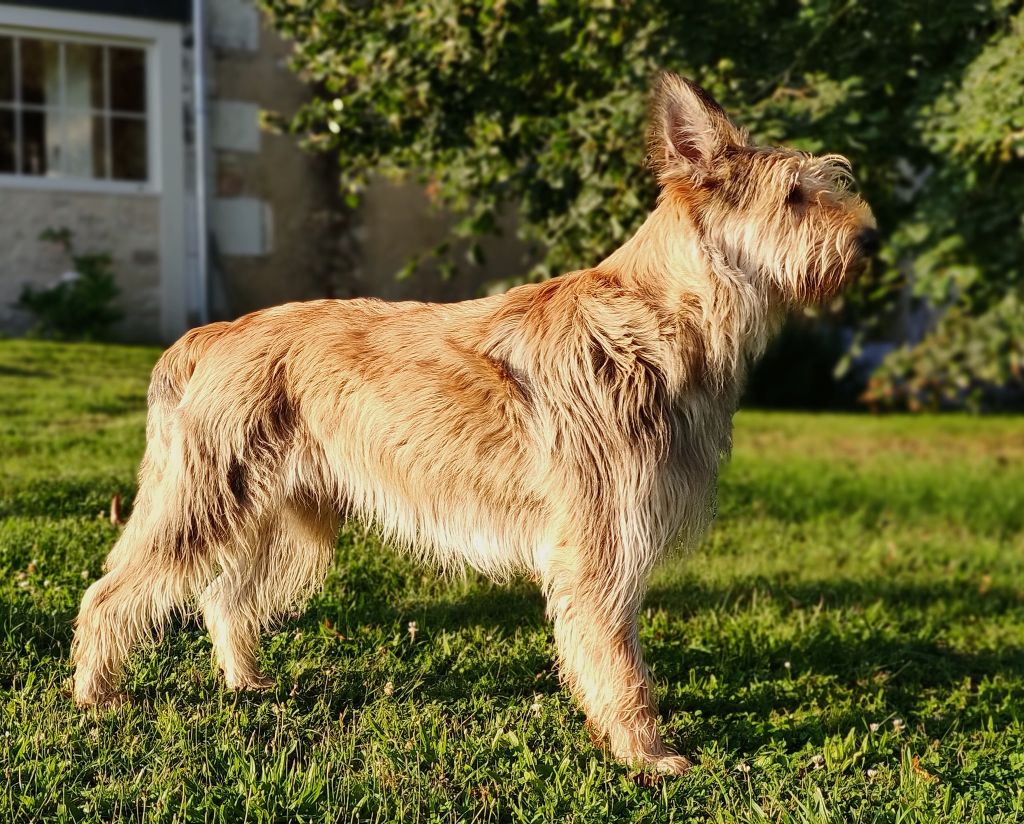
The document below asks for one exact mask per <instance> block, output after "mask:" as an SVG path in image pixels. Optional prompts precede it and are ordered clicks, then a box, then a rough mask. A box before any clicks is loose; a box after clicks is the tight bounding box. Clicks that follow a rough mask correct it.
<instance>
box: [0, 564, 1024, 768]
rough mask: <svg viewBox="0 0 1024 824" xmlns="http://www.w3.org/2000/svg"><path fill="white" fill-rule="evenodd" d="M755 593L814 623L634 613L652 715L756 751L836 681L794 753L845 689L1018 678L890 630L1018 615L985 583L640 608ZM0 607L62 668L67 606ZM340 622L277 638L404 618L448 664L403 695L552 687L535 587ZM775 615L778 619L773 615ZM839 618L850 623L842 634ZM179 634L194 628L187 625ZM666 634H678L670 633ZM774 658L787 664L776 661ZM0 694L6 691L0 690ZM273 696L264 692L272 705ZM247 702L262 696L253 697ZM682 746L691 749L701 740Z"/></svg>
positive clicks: (316, 687) (734, 586)
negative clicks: (915, 611) (697, 682)
mask: <svg viewBox="0 0 1024 824" xmlns="http://www.w3.org/2000/svg"><path fill="white" fill-rule="evenodd" d="M754 593H758V597H759V598H764V597H771V598H773V599H776V600H777V601H778V602H779V605H780V609H781V610H782V611H783V613H785V611H786V610H788V609H792V610H793V611H794V612H795V611H802V612H803V613H804V614H805V615H806V614H807V612H808V611H812V612H816V613H819V614H820V615H823V616H824V618H825V620H824V621H817V622H813V626H810V627H808V628H807V630H806V631H802V632H798V633H792V634H788V635H787V636H786V638H785V639H781V640H779V641H777V642H773V641H771V640H769V641H768V642H767V643H765V644H763V645H760V646H759V645H757V644H755V643H752V642H746V641H743V640H742V638H741V637H739V639H738V640H737V637H736V636H727V635H723V639H722V643H721V645H716V644H715V642H714V639H713V638H711V639H709V638H707V637H706V635H707V633H706V631H705V637H704V638H703V639H701V640H702V644H701V645H699V646H690V645H687V639H686V638H685V637H683V638H672V637H669V638H664V637H653V638H652V637H651V627H650V625H649V624H648V623H647V619H646V618H644V619H642V622H643V624H644V626H643V630H642V632H643V634H644V635H645V637H646V638H647V644H646V646H647V652H646V654H647V660H648V661H649V663H650V664H651V666H652V669H653V670H654V672H655V675H656V678H657V680H658V682H659V683H660V684H662V685H665V686H667V687H668V697H667V699H665V700H663V701H662V706H661V710H662V714H663V715H664V716H666V717H669V718H672V717H673V716H675V717H676V718H677V719H679V718H685V717H689V716H692V715H693V714H694V713H696V712H697V711H699V712H700V715H701V717H702V718H703V719H705V720H704V721H703V722H702V723H703V726H702V727H700V728H699V729H700V730H701V731H700V732H696V733H695V734H696V735H698V736H703V735H704V734H705V733H706V734H707V736H708V737H719V736H721V735H722V734H724V733H727V734H728V736H729V738H730V740H731V741H733V742H734V743H735V744H737V745H739V746H741V747H743V748H750V749H756V748H757V747H758V746H759V745H761V744H763V743H764V742H765V740H766V739H767V738H769V737H774V736H776V735H778V732H777V731H775V732H772V733H769V732H766V731H765V729H766V728H767V727H768V726H771V725H765V724H757V723H754V722H755V720H756V719H757V718H759V717H763V718H765V719H767V718H768V717H769V715H770V714H772V713H773V712H776V713H777V712H780V711H786V710H790V709H796V708H797V707H798V706H799V705H801V704H805V703H806V702H807V701H808V700H811V698H810V697H809V696H808V695H806V694H805V691H804V690H803V689H802V688H801V687H799V686H798V687H796V688H795V689H794V688H793V686H792V684H791V681H790V679H792V678H793V677H794V676H795V675H799V674H812V675H821V676H827V677H828V679H830V680H832V681H834V682H836V683H838V684H840V685H841V686H842V688H843V690H845V693H846V695H847V696H852V702H851V703H850V704H849V708H848V709H845V710H839V711H835V710H833V711H829V712H828V713H826V714H824V715H823V718H822V719H821V720H820V722H816V721H814V720H813V719H812V720H810V721H804V722H797V723H795V724H793V725H792V726H790V727H789V728H788V730H787V731H786V732H785V733H784V737H786V738H787V739H792V741H791V744H793V745H799V744H801V743H802V742H804V741H819V740H820V739H821V738H822V737H823V736H825V735H827V734H830V733H833V732H837V731H840V730H848V729H850V728H860V727H863V728H865V729H866V728H867V725H868V723H870V722H876V721H878V720H880V719H877V718H874V717H869V715H868V714H867V713H865V712H861V711H859V710H858V709H857V698H856V696H857V694H858V693H866V692H870V693H872V694H875V693H877V692H878V691H879V690H881V691H882V693H883V694H884V695H883V697H884V703H885V705H886V706H889V707H892V708H893V709H894V711H895V712H900V713H901V714H903V715H904V717H906V716H908V715H912V713H913V711H914V707H915V706H916V705H919V704H920V701H921V697H922V695H923V694H925V693H931V694H933V695H935V696H938V697H939V698H941V695H942V693H943V692H944V691H951V690H952V689H954V688H956V689H960V688H962V685H963V683H964V682H965V680H968V679H969V680H970V681H972V682H973V683H974V684H977V682H978V681H979V680H980V679H989V680H990V681H992V680H998V679H999V678H1000V677H1005V678H1009V679H1011V680H1013V679H1020V678H1022V677H1024V649H1021V648H1020V647H1018V646H1003V647H996V648H986V649H982V650H979V651H976V652H964V651H960V650H954V649H950V648H948V647H947V646H945V645H944V644H943V643H942V641H941V640H940V639H939V637H938V634H937V633H936V632H934V631H929V630H925V631H921V630H915V629H914V628H913V627H909V628H907V629H906V630H905V631H901V629H900V627H898V626H895V622H897V621H898V622H900V623H901V624H908V625H909V622H908V619H907V617H906V610H907V609H908V608H914V607H917V608H920V610H921V612H926V611H928V610H929V609H930V608H932V607H934V606H935V605H941V610H940V611H939V615H940V617H939V618H936V617H935V615H934V614H933V615H932V617H931V618H929V622H930V623H932V624H934V623H936V622H937V621H942V620H952V621H958V622H963V623H978V622H980V621H984V620H985V619H992V618H996V617H998V616H999V615H1003V614H1005V613H1007V612H1011V611H1014V610H1019V609H1020V608H1021V599H1020V594H1019V593H1018V592H1017V591H1016V590H1015V589H1012V588H1007V587H1002V586H998V585H991V586H988V587H987V588H985V590H984V592H979V591H978V589H977V588H974V589H970V588H965V587H964V586H962V585H960V584H958V583H956V582H949V583H931V584H927V585H917V584H913V583H901V582H894V581H890V580H882V579H878V580H875V579H866V580H852V579H839V580H835V579H829V580H822V581H818V582H813V581H812V582H807V581H801V582H797V583H795V584H792V583H788V582H780V581H777V580H774V579H772V578H770V577H763V576H751V577H748V578H741V579H731V580H730V581H729V582H728V583H727V584H723V585H722V586H715V585H709V584H706V583H702V582H700V581H697V580H692V579H686V580H683V581H681V582H678V583H674V584H672V585H657V586H655V587H654V588H652V590H651V592H650V593H649V595H648V598H647V599H646V602H645V609H646V608H650V609H653V610H664V611H665V612H666V613H668V614H669V616H671V617H673V618H679V619H682V620H683V621H686V622H689V621H697V622H699V621H700V620H701V618H702V614H707V613H712V612H714V613H723V614H729V615H738V616H742V613H743V612H744V610H745V609H746V604H748V603H749V602H750V600H751V599H752V598H753V596H754ZM768 593H770V596H769V595H768ZM874 605H878V606H879V607H880V609H881V611H882V612H883V614H887V615H888V617H887V618H886V619H885V622H884V623H887V624H888V626H881V627H874V626H873V625H872V623H871V622H870V621H869V620H859V619H857V618H856V616H858V615H863V614H864V613H865V612H868V611H869V610H870V608H871V607H872V606H874ZM0 610H3V611H6V612H7V613H8V614H7V615H6V616H5V618H4V621H3V623H4V624H5V625H6V627H7V632H8V634H13V635H14V636H20V637H19V638H17V639H16V640H15V641H14V642H15V643H17V645H18V646H19V648H22V649H29V648H31V649H32V650H33V653H34V654H33V655H32V656H31V657H37V656H38V659H39V660H41V659H45V658H59V659H62V660H65V661H66V660H67V656H68V652H69V647H70V640H71V622H72V619H73V617H74V610H70V611H68V610H64V611H61V612H60V613H59V614H57V613H51V612H46V613H41V614H36V612H35V610H34V609H33V608H32V607H31V606H30V605H29V604H28V603H26V602H24V601H22V602H20V603H4V604H0ZM830 612H833V613H834V617H832V616H830V614H829V613H830ZM349 615H350V620H349V621H348V623H347V625H345V624H342V623H341V621H340V619H339V611H338V608H337V605H336V602H335V601H334V600H333V599H330V598H324V599H315V600H314V602H313V603H312V604H311V606H310V608H309V609H308V610H307V611H306V612H305V613H304V614H303V615H302V616H301V617H300V618H298V619H297V620H296V621H289V622H287V623H286V624H284V626H283V628H281V630H280V631H281V632H296V631H299V632H302V633H304V634H309V635H316V634H318V633H320V632H322V631H323V627H324V626H325V621H326V622H328V625H333V624H337V629H338V630H339V631H341V632H343V633H345V634H347V635H351V636H352V637H353V639H354V642H355V647H354V648H353V650H352V652H353V654H356V655H360V656H364V657H365V656H366V655H367V649H366V648H365V647H366V645H367V643H368V641H365V640H364V641H360V636H363V637H364V638H366V639H369V638H373V637H378V638H379V637H382V636H384V635H393V634H394V633H396V632H397V633H404V632H407V626H408V622H410V621H415V622H416V623H417V626H418V628H419V629H418V631H419V633H420V638H421V643H423V642H426V643H430V644H433V645H434V646H435V647H436V646H438V644H437V642H435V641H432V640H431V639H433V638H439V637H440V636H441V633H446V634H448V639H449V645H451V646H453V647H454V648H455V652H454V653H452V654H451V657H452V658H454V657H457V658H458V666H452V667H450V668H449V667H448V666H447V663H446V659H445V658H444V656H443V655H441V654H440V653H439V652H438V651H437V650H436V649H432V650H430V651H429V652H427V653H426V656H424V655H423V652H419V653H416V654H415V655H410V656H409V658H408V659H407V660H406V661H405V662H404V664H405V665H409V663H410V661H412V665H415V664H416V661H417V659H418V658H419V657H427V658H434V659H435V661H434V663H432V664H431V665H430V667H429V668H428V671H427V672H425V673H419V676H418V681H417V685H416V689H415V692H414V693H412V694H413V695H414V696H416V697H418V696H422V697H423V698H425V699H428V700H433V701H439V702H442V703H451V702H454V701H459V700H461V699H464V698H466V697H467V696H471V695H474V694H477V693H479V692H480V691H481V690H484V691H486V693H487V694H488V695H493V696H500V697H503V698H509V699H513V700H516V699H522V700H526V699H528V698H529V697H530V696H532V695H534V694H535V693H538V692H554V691H556V690H558V689H559V686H558V680H557V675H556V673H555V668H554V664H553V661H552V658H553V654H554V649H553V646H552V644H551V635H550V630H549V629H548V628H547V624H546V620H545V617H544V603H543V599H542V597H541V595H540V593H539V592H538V591H537V588H536V587H535V586H533V585H531V584H528V583H526V582H518V583H516V584H513V585H512V586H511V587H502V586H497V585H491V584H485V583H482V582H481V583H480V584H474V585H473V586H470V587H468V588H466V589H465V591H464V592H461V593H458V594H453V595H448V596H441V597H438V598H436V599H431V598H430V597H429V596H417V598H416V599H415V600H413V601H412V602H407V603H404V604H401V605H400V606H396V605H394V604H392V603H391V602H389V601H388V600H387V597H386V596H385V595H384V594H381V595H380V596H379V597H375V596H373V595H372V594H368V595H366V597H365V602H364V603H361V604H360V608H359V609H358V610H356V611H353V612H350V613H349ZM783 620H786V618H785V615H784V614H783ZM847 620H856V621H857V623H856V625H855V626H846V625H845V624H844V622H845V621H847ZM175 623H176V624H177V622H175ZM676 626H678V625H676ZM538 630H540V631H541V632H543V633H544V638H545V641H543V642H538V640H537V639H536V638H534V639H532V640H530V641H529V642H528V643H525V644H512V645H511V646H513V647H514V651H513V652H511V653H510V654H509V655H508V656H506V657H505V658H504V659H503V660H501V664H500V666H496V665H495V660H496V658H500V656H495V655H494V650H493V649H491V650H490V651H489V652H490V654H477V652H475V651H474V650H469V652H468V654H465V655H457V653H459V652H461V650H460V649H458V648H459V646H460V645H468V644H470V643H471V642H470V639H473V640H472V643H475V644H483V643H492V642H491V641H489V639H491V638H492V637H493V639H494V640H493V644H495V645H498V644H507V643H508V642H510V640H512V639H515V638H516V637H517V635H518V634H519V633H521V632H525V633H527V634H529V635H536V633H537V632H538ZM179 631H181V627H180V626H175V627H173V628H172V629H171V632H170V633H169V636H170V637H171V638H172V639H173V636H174V635H176V634H177V633H178V632H179ZM185 631H186V632H189V633H192V634H195V633H203V632H204V630H203V629H202V628H201V627H197V626H196V625H195V624H194V623H191V624H190V623H189V622H186V625H185ZM669 631H670V632H672V633H675V632H678V631H680V630H677V629H675V628H674V627H673V628H672V629H671V630H669ZM658 632H661V631H660V630H659V631H658ZM266 641H267V646H268V647H272V646H273V642H272V640H271V639H266ZM166 643H167V642H165V644H166ZM360 643H361V644H362V646H363V648H362V649H360V648H359V645H360ZM167 649H168V648H167V646H164V645H162V646H161V651H160V652H158V654H164V655H166V654H167ZM333 654H334V653H329V655H333ZM337 654H338V655H339V656H343V655H346V654H348V652H347V651H346V649H345V648H344V646H342V647H341V648H340V649H339V651H338V653H337ZM289 656H290V653H289V652H288V651H287V650H283V651H282V652H281V654H280V655H275V656H274V658H275V663H276V664H277V665H278V666H277V667H275V669H278V670H279V669H280V664H281V663H282V662H283V661H284V660H285V658H286V657H289ZM787 662H788V663H789V667H785V664H786V663H787ZM289 663H291V662H290V661H289ZM171 666H173V665H172V664H171V663H165V664H162V665H161V667H160V669H161V670H163V671H165V672H166V671H167V669H168V668H169V667H171ZM695 670H696V671H697V672H698V674H699V675H700V674H703V675H705V676H706V675H707V674H710V673H713V674H714V675H715V678H716V679H717V680H718V683H719V685H720V686H719V688H718V689H716V690H715V691H714V692H713V694H708V695H702V694H701V693H700V691H699V689H697V690H695V689H693V688H685V687H684V688H683V689H682V690H680V689H677V688H676V687H677V686H678V685H686V684H687V683H688V682H689V681H690V676H691V672H693V671H695ZM269 674H271V675H272V676H273V677H275V678H277V679H278V680H279V682H280V683H282V684H284V683H285V681H286V680H287V678H286V676H284V673H283V672H281V671H274V670H273V669H272V670H271V671H270V672H269ZM326 677H327V676H323V677H321V676H319V675H315V676H314V677H311V678H302V679H300V680H299V683H298V689H297V690H296V689H292V690H291V692H290V694H289V699H290V700H292V701H294V702H296V703H297V704H298V705H299V707H302V706H305V705H309V707H312V706H313V705H314V704H316V703H317V702H322V701H324V700H327V701H328V702H329V703H330V706H331V708H332V709H333V710H337V711H338V712H340V711H342V710H344V709H346V708H347V707H350V706H353V705H354V706H364V705H366V704H369V703H371V702H373V701H374V700H377V699H378V698H379V697H380V693H379V687H380V685H379V684H375V683H374V682H373V681H372V679H371V680H367V679H366V678H364V677H362V675H361V674H360V673H358V672H349V673H347V675H346V677H344V678H342V679H340V680H335V681H331V682H330V684H326V682H325V684H319V681H320V680H323V678H326ZM385 677H386V676H385ZM8 680H9V679H7V678H4V679H3V681H4V682H7V681H8ZM5 686H10V684H9V683H5ZM283 688H284V687H282V689H283ZM166 689H167V687H166V685H164V684H157V683H153V684H152V685H149V686H146V687H142V689H141V694H139V695H138V696H136V697H137V698H138V699H140V700H142V701H146V700H147V698H148V699H149V700H155V699H156V697H157V696H158V695H159V694H161V693H163V692H166ZM278 692H279V693H280V690H279V691H278ZM325 696H326V697H325ZM280 697H282V696H281V695H277V696H276V697H275V700H279V699H280ZM253 700H257V701H258V700H264V699H263V698H261V697H258V696H257V697H254V698H253ZM1003 703H1007V702H1003ZM1000 706H1001V705H1000ZM1000 706H994V707H988V708H987V709H986V712H985V713H970V712H966V713H960V714H959V715H958V716H957V718H956V719H955V720H956V723H957V724H958V726H959V727H960V728H961V729H978V728H981V727H982V726H984V725H985V724H987V723H988V718H989V716H991V717H992V719H993V721H994V723H997V724H999V723H1002V722H1003V721H1007V722H1008V721H1009V720H1010V716H1009V713H1010V709H1008V708H1005V707H1004V708H1002V709H1000ZM1008 706H1009V704H1007V707H1008ZM922 720H923V722H924V723H926V726H927V725H928V724H931V726H932V727H934V730H931V729H930V730H929V731H930V734H931V733H934V734H935V735H936V736H939V735H941V734H942V731H943V730H944V729H945V727H947V726H948V725H949V723H950V720H949V719H943V718H939V719H935V720H933V721H928V719H922ZM944 725H945V726H944ZM685 743H686V745H687V746H688V748H693V747H695V746H699V745H700V744H701V743H702V741H701V740H693V741H687V742H685Z"/></svg>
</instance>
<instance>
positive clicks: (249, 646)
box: [201, 502, 338, 689]
mask: <svg viewBox="0 0 1024 824" xmlns="http://www.w3.org/2000/svg"><path fill="white" fill-rule="evenodd" d="M274 509H276V511H275V512H274V513H273V514H272V515H270V516H269V517H268V519H267V521H266V523H265V524H264V525H263V527H262V528H261V529H260V530H258V532H257V533H256V534H255V536H254V540H253V541H252V545H251V546H246V547H244V548H242V547H238V548H235V550H234V551H233V553H232V554H231V557H226V558H225V560H224V561H223V563H222V567H223V571H222V573H221V574H220V576H219V577H218V578H217V579H216V580H215V581H214V582H213V583H211V584H210V586H209V587H208V588H207V589H206V591H205V592H204V593H203V595H202V598H201V604H202V611H203V617H204V619H205V621H206V626H207V628H208V629H209V631H210V639H211V641H212V642H213V647H214V655H215V657H216V660H217V663H218V665H219V666H220V668H221V670H223V672H224V678H225V680H226V682H227V685H228V687H230V688H231V689H267V688H270V687H272V686H273V681H272V680H271V679H268V678H266V677H265V676H264V675H263V674H262V673H261V672H260V669H259V667H258V665H257V663H256V651H257V649H258V645H259V636H260V633H261V632H262V631H263V630H264V629H266V628H267V626H268V625H270V624H271V623H272V622H273V621H274V619H275V618H277V617H279V616H280V615H281V614H282V613H284V612H285V611H286V610H287V609H289V608H290V607H292V606H294V605H296V604H298V603H300V602H301V601H303V600H304V599H305V597H306V596H308V595H309V594H311V593H312V592H313V591H314V590H316V589H317V588H318V587H319V586H320V584H321V583H322V582H323V578H324V576H325V575H326V574H327V570H328V568H329V567H330V563H331V561H332V559H333V557H334V541H335V537H336V535H337V529H338V517H337V516H336V515H335V514H334V513H327V512H320V511H318V510H317V509H316V508H314V507H311V506H303V505H300V504H297V503H294V502H291V503H285V504H282V505H281V506H280V507H279V508H274Z"/></svg>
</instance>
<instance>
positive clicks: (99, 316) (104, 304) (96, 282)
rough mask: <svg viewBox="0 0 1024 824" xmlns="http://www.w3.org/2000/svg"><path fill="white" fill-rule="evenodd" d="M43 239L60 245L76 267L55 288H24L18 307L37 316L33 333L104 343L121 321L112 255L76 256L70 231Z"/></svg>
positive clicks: (53, 232)
mask: <svg viewBox="0 0 1024 824" xmlns="http://www.w3.org/2000/svg"><path fill="white" fill-rule="evenodd" d="M39 239H40V240H41V241H50V242H54V243H59V244H60V245H61V246H62V247H63V248H64V251H65V252H66V253H67V255H68V256H69V257H70V258H71V265H72V268H71V271H70V272H69V273H68V274H67V275H65V276H64V277H63V278H61V280H60V281H58V282H57V283H55V284H53V285H52V286H47V287H44V288H38V289H37V288H33V287H31V286H26V287H25V288H24V289H22V292H21V296H20V297H19V298H18V304H17V305H18V306H19V307H20V308H22V309H25V310H27V311H28V312H30V313H31V314H32V315H33V316H35V319H36V325H35V327H34V329H33V332H34V333H36V334H38V335H40V336H42V337H49V338H59V339H61V340H103V339H104V338H106V337H107V334H108V332H109V330H110V327H111V326H112V325H113V324H114V323H116V322H117V321H118V320H120V318H121V313H120V312H119V311H118V310H117V309H116V308H114V306H113V302H114V300H115V299H116V298H117V296H118V294H119V293H120V290H119V289H118V288H117V285H116V284H115V282H114V273H113V270H112V269H111V263H112V259H111V257H110V255H109V254H107V253H105V252H100V253H94V254H76V253H75V251H74V246H73V244H72V232H71V230H70V229H46V230H45V231H44V232H43V233H42V234H40V236H39Z"/></svg>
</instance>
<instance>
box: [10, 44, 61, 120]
mask: <svg viewBox="0 0 1024 824" xmlns="http://www.w3.org/2000/svg"><path fill="white" fill-rule="evenodd" d="M19 45H20V47H21V102H22V103H53V104H57V103H59V102H60V50H59V46H58V44H57V43H54V42H53V41H51V40H34V39H32V38H28V37H23V38H22V39H21V42H20V44H19Z"/></svg>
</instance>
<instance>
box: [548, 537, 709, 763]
mask: <svg viewBox="0 0 1024 824" xmlns="http://www.w3.org/2000/svg"><path fill="white" fill-rule="evenodd" d="M561 560H562V561H563V562H562V563H557V562H556V564H554V569H552V570H550V571H549V574H548V575H547V576H546V578H547V581H546V583H547V586H546V590H547V595H548V613H549V615H550V617H551V618H552V620H553V622H554V631H555V644H556V645H557V648H558V659H559V665H560V670H561V676H562V679H563V680H564V681H565V682H566V683H567V685H568V686H569V688H570V689H571V690H572V691H573V693H574V694H575V695H576V697H577V699H578V700H579V701H580V703H581V704H582V705H583V709H584V711H585V712H586V714H587V719H588V722H589V724H590V725H591V727H592V728H595V729H596V730H597V731H598V732H599V733H600V734H601V735H603V736H607V738H608V742H609V744H610V746H611V750H612V752H613V753H614V754H615V755H616V757H618V758H621V759H622V760H624V761H628V762H634V763H637V762H639V763H643V764H649V765H651V766H653V767H655V768H656V769H658V770H659V771H660V772H666V773H683V772H686V770H688V769H689V768H690V762H689V760H687V759H686V758H684V757H683V756H681V755H678V754H677V753H675V752H674V751H673V750H671V749H670V748H668V747H666V746H665V744H664V743H663V742H662V740H661V735H660V734H659V733H658V726H657V709H656V707H655V702H654V696H653V693H652V689H651V684H650V680H649V678H648V674H647V667H646V665H645V664H644V660H643V653H642V652H641V649H640V642H639V638H638V637H637V614H638V612H639V607H640V593H641V592H642V587H641V586H637V587H631V586H629V585H628V584H627V582H623V581H621V580H617V578H616V574H615V573H614V572H612V571H610V570H608V569H606V568H602V567H603V565H588V564H587V563H586V562H585V561H584V560H583V559H581V558H579V557H571V558H563V559H561Z"/></svg>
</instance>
